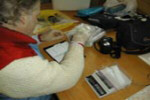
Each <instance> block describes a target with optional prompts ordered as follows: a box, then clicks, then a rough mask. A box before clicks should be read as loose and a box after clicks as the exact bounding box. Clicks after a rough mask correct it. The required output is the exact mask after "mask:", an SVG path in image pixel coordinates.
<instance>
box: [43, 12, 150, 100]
mask: <svg viewBox="0 0 150 100" xmlns="http://www.w3.org/2000/svg"><path fill="white" fill-rule="evenodd" d="M64 13H65V14H67V15H69V16H71V17H72V18H74V19H77V20H79V21H80V22H83V21H82V20H80V19H79V18H76V17H74V15H75V12H64ZM107 35H108V36H111V37H114V35H115V34H114V32H109V33H107ZM46 45H47V44H46ZM85 55H86V58H85V69H84V72H83V75H82V76H81V78H80V80H79V82H78V83H77V84H76V85H75V86H74V87H73V88H71V89H69V90H66V91H63V92H60V93H57V95H58V97H59V99H60V100H99V98H98V97H97V96H96V94H95V93H94V92H93V91H92V89H91V88H90V87H89V85H88V84H87V83H86V81H85V77H86V76H88V75H90V74H92V73H93V72H94V71H95V70H97V69H100V68H102V67H103V66H107V65H111V64H114V63H117V64H119V66H120V67H121V68H122V69H123V70H125V72H126V73H127V74H128V75H129V76H130V77H131V78H132V84H131V85H130V86H128V87H126V88H125V89H122V90H119V91H118V92H115V93H113V94H111V95H108V96H106V97H104V98H101V99H100V100H125V99H126V98H127V97H129V96H131V95H132V94H134V93H136V92H137V91H138V90H140V89H142V88H144V87H145V85H147V84H150V77H148V75H149V74H150V66H149V65H147V64H146V63H144V62H143V61H142V60H140V59H139V58H138V57H137V56H136V55H127V54H124V53H122V54H121V58H120V59H113V58H111V57H110V56H109V55H104V54H101V53H99V52H97V51H96V50H95V49H94V48H93V47H90V48H87V47H86V48H85ZM60 84H61V83H60Z"/></svg>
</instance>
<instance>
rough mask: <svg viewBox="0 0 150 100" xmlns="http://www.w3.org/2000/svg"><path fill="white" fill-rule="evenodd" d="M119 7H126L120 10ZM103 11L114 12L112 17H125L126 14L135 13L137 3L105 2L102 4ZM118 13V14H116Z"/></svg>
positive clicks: (124, 0)
mask: <svg viewBox="0 0 150 100" xmlns="http://www.w3.org/2000/svg"><path fill="white" fill-rule="evenodd" d="M119 5H125V6H126V7H125V8H124V9H121V10H120V11H119V10H118V9H120V6H119ZM104 7H105V10H106V12H107V10H108V9H109V10H111V11H112V10H114V11H113V12H115V13H113V14H114V15H120V16H122V15H123V16H124V15H127V14H128V13H135V12H136V9H137V1H136V0H107V1H106V2H105V3H104ZM116 11H118V12H116Z"/></svg>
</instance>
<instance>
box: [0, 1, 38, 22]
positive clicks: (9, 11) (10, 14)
mask: <svg viewBox="0 0 150 100" xmlns="http://www.w3.org/2000/svg"><path fill="white" fill-rule="evenodd" d="M37 1H39V0H0V24H3V23H11V24H12V23H14V22H15V21H16V20H18V19H19V17H20V15H21V11H22V10H30V9H31V8H32V7H33V6H34V4H35V3H36V2H37Z"/></svg>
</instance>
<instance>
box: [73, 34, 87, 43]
mask: <svg viewBox="0 0 150 100" xmlns="http://www.w3.org/2000/svg"><path fill="white" fill-rule="evenodd" d="M88 38H89V34H85V33H76V34H74V35H73V39H72V40H73V41H75V42H79V43H82V44H83V45H85V42H86V41H87V40H88Z"/></svg>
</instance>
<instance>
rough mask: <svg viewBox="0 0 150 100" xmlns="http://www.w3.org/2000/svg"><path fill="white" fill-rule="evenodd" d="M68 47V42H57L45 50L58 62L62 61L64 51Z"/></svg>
mask: <svg viewBox="0 0 150 100" xmlns="http://www.w3.org/2000/svg"><path fill="white" fill-rule="evenodd" d="M68 47H69V43H68V42H63V43H58V44H56V45H54V46H53V47H50V48H48V49H46V52H47V53H48V54H49V55H50V56H51V57H52V58H54V59H55V60H56V61H57V62H60V61H62V59H63V58H64V56H65V54H66V52H67V51H68Z"/></svg>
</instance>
